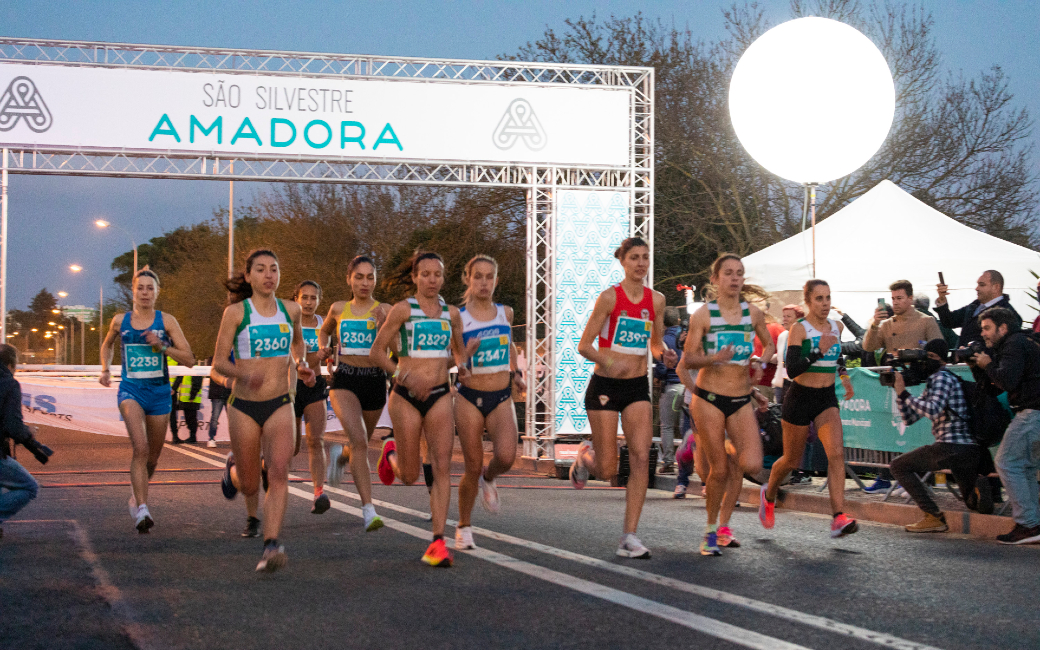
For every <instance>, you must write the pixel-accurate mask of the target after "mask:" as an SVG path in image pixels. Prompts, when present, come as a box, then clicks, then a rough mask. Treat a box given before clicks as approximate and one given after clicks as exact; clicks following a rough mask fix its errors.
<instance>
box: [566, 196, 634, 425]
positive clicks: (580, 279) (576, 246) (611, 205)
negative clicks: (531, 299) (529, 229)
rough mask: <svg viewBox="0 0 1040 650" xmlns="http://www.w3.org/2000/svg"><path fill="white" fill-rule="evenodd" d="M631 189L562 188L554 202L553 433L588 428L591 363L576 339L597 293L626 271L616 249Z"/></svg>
mask: <svg viewBox="0 0 1040 650" xmlns="http://www.w3.org/2000/svg"><path fill="white" fill-rule="evenodd" d="M630 228H631V226H630V216H629V195H628V194H624V193H621V192H597V191H586V190H574V191H564V192H560V195H559V198H558V200H557V208H556V260H555V262H554V263H555V282H556V311H555V318H554V320H555V322H554V323H553V331H554V332H555V334H556V341H555V344H556V354H555V356H556V358H555V362H556V363H555V367H556V370H555V372H556V433H557V434H561V433H589V432H590V431H591V429H590V428H589V418H588V415H587V414H586V413H585V389H586V387H587V386H588V383H589V379H590V378H591V377H592V363H591V362H590V361H588V360H587V359H585V358H584V357H582V356H581V355H579V354H578V342H579V341H581V333H582V332H583V331H584V330H585V324H586V323H587V322H588V321H589V316H591V315H592V308H593V307H594V306H595V305H596V297H597V296H599V294H600V292H601V291H603V290H604V289H606V288H607V287H608V286H610V285H612V284H614V283H616V282H620V281H621V279H622V278H623V277H624V276H623V273H622V270H621V264H620V263H618V261H617V260H616V259H615V258H614V250H615V249H616V248H617V247H618V245H620V244H621V240H623V239H624V238H626V237H628V236H629V230H630Z"/></svg>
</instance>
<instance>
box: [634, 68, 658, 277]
mask: <svg viewBox="0 0 1040 650" xmlns="http://www.w3.org/2000/svg"><path fill="white" fill-rule="evenodd" d="M631 134H632V135H631V137H632V170H631V177H630V179H629V182H630V185H629V187H630V188H631V192H632V203H631V205H632V224H631V228H632V235H633V236H635V237H642V238H643V239H644V240H646V243H648V244H649V245H650V262H651V263H650V273H649V275H648V276H647V279H646V280H647V284H648V285H649V286H650V287H651V288H652V287H653V286H654V265H653V259H654V71H653V70H650V71H649V72H648V73H647V74H646V76H645V77H643V79H642V81H641V82H640V83H638V84H636V85H635V86H634V92H633V93H632V130H631Z"/></svg>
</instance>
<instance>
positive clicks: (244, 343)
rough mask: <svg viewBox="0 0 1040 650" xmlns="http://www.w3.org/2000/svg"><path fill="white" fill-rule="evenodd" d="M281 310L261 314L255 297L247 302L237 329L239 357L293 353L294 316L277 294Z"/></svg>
mask: <svg viewBox="0 0 1040 650" xmlns="http://www.w3.org/2000/svg"><path fill="white" fill-rule="evenodd" d="M275 302H277V303H278V310H277V311H275V313H274V315H273V316H261V315H260V313H259V312H257V311H256V305H254V304H253V299H252V298H246V300H245V302H243V303H242V304H243V306H244V307H245V314H243V315H242V323H241V324H240V325H239V326H238V329H237V330H236V331H235V346H234V348H235V357H236V358H238V359H269V358H272V357H287V356H289V347H290V346H291V345H292V331H293V326H292V319H291V318H290V317H289V312H288V311H287V310H286V309H285V305H284V304H283V303H282V301H281V299H278V298H276V299H275Z"/></svg>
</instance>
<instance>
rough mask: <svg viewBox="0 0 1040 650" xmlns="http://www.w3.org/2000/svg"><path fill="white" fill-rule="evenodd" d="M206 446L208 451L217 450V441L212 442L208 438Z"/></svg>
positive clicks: (211, 439) (212, 440)
mask: <svg viewBox="0 0 1040 650" xmlns="http://www.w3.org/2000/svg"><path fill="white" fill-rule="evenodd" d="M206 446H207V447H209V448H210V449H216V448H217V441H216V440H214V439H213V438H210V439H209V442H207V443H206Z"/></svg>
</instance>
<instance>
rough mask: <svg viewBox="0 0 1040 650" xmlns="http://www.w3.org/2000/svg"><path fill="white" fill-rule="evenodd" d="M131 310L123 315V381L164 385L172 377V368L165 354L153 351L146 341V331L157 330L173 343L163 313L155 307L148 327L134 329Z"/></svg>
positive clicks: (158, 333) (161, 335)
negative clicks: (167, 332)
mask: <svg viewBox="0 0 1040 650" xmlns="http://www.w3.org/2000/svg"><path fill="white" fill-rule="evenodd" d="M131 316H132V312H126V313H125V314H123V323H122V324H121V325H120V327H119V335H120V339H121V341H122V355H121V356H122V357H123V363H122V366H123V381H132V382H137V383H140V384H163V383H166V382H168V381H169V380H170V371H169V369H168V368H167V365H166V355H165V354H163V353H161V352H155V351H154V350H152V346H151V345H150V344H149V343H148V341H146V340H145V338H144V335H145V332H148V331H152V332H155V334H156V336H158V337H159V338H160V339H162V341H163V343H166V344H167V345H169V344H170V337H169V336H168V335H167V334H166V327H165V326H164V325H163V317H162V312H161V311H159V310H155V320H153V321H152V324H151V325H149V326H148V328H147V329H143V330H138V329H134V326H133V325H131V323H130V319H131Z"/></svg>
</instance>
